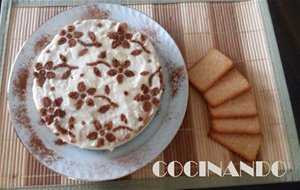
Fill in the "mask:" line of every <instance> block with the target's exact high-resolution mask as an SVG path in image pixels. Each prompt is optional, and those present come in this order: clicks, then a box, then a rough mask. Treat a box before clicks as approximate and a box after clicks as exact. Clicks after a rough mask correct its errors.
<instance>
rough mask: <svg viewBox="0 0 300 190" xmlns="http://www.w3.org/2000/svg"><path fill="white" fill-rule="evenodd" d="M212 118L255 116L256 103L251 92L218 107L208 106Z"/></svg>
mask: <svg viewBox="0 0 300 190" xmlns="http://www.w3.org/2000/svg"><path fill="white" fill-rule="evenodd" d="M208 110H209V112H210V114H211V116H212V117H213V118H232V117H250V116H255V115H257V109H256V103H255V100H254V97H253V95H252V92H251V90H248V91H246V92H245V93H243V94H240V95H238V96H237V97H235V98H233V99H231V100H228V101H227V102H225V103H224V104H222V105H220V106H218V107H211V106H208Z"/></svg>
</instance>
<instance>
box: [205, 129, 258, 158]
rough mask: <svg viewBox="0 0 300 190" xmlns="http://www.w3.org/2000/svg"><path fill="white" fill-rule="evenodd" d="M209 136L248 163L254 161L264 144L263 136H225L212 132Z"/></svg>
mask: <svg viewBox="0 0 300 190" xmlns="http://www.w3.org/2000/svg"><path fill="white" fill-rule="evenodd" d="M208 136H209V137H210V138H211V139H213V140H215V141H216V142H217V143H219V144H221V145H223V146H225V147H227V148H228V149H229V150H231V151H232V152H234V153H236V154H238V155H239V156H241V157H242V158H244V159H245V160H247V161H250V162H251V161H254V160H255V159H256V155H257V153H258V151H259V148H260V145H261V143H262V135H261V134H255V135H250V134H224V133H217V132H214V131H213V130H211V131H210V132H209V134H208Z"/></svg>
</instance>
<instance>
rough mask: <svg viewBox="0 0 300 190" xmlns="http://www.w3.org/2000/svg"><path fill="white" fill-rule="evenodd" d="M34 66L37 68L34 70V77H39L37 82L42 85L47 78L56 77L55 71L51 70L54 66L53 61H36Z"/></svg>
mask: <svg viewBox="0 0 300 190" xmlns="http://www.w3.org/2000/svg"><path fill="white" fill-rule="evenodd" d="M34 67H35V69H36V70H37V72H34V77H35V78H37V83H38V85H39V86H40V87H42V86H43V85H44V83H45V81H46V79H47V78H48V79H52V78H55V77H56V75H55V73H54V72H52V71H51V70H52V68H53V62H52V61H48V62H46V63H45V64H44V65H43V64H42V63H36V64H35V66H34Z"/></svg>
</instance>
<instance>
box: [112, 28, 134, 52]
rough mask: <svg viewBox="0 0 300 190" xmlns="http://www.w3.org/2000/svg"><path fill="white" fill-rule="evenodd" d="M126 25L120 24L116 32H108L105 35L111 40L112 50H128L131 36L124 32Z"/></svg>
mask: <svg viewBox="0 0 300 190" xmlns="http://www.w3.org/2000/svg"><path fill="white" fill-rule="evenodd" d="M127 27H128V26H127V24H126V23H122V24H120V26H119V27H118V29H117V32H109V33H108V34H107V37H108V38H109V39H112V40H113V41H112V43H111V47H112V48H113V49H115V48H117V47H118V46H122V47H123V48H126V49H128V48H130V43H129V41H130V40H131V38H132V34H131V33H128V32H125V31H126V29H127Z"/></svg>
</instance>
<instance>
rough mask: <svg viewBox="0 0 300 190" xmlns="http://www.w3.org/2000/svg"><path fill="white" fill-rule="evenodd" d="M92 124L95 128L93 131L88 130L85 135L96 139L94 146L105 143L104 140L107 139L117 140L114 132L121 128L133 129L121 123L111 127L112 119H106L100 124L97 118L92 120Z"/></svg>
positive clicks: (126, 137)
mask: <svg viewBox="0 0 300 190" xmlns="http://www.w3.org/2000/svg"><path fill="white" fill-rule="evenodd" d="M93 126H94V128H95V130H94V131H92V132H90V133H89V134H88V135H87V138H88V139H89V140H91V141H93V140H97V144H96V147H98V148H99V147H102V146H103V145H104V144H105V140H107V141H108V142H110V143H111V142H117V141H118V139H117V137H116V136H115V134H114V133H115V132H117V131H118V130H121V129H123V130H124V129H125V130H128V131H131V132H132V131H133V129H131V128H129V127H127V126H123V125H119V126H117V127H113V122H112V121H106V122H105V123H104V125H101V123H100V122H99V121H98V120H96V119H95V120H93ZM124 138H125V139H128V138H129V135H127V136H125V137H124Z"/></svg>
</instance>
